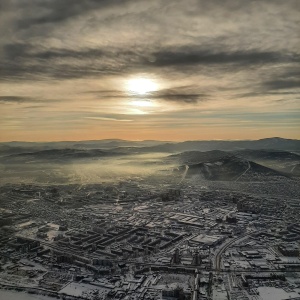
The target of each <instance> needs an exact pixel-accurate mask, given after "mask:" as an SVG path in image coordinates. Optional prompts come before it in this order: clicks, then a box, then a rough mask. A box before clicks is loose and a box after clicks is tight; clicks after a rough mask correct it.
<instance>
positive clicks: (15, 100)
mask: <svg viewBox="0 0 300 300" xmlns="http://www.w3.org/2000/svg"><path fill="white" fill-rule="evenodd" d="M33 101H34V99H33V98H30V97H21V96H0V103H1V102H2V103H22V102H33Z"/></svg>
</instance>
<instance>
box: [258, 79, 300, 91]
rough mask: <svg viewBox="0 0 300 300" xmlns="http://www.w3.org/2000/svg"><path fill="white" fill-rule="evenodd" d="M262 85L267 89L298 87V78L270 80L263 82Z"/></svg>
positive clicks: (299, 86)
mask: <svg viewBox="0 0 300 300" xmlns="http://www.w3.org/2000/svg"><path fill="white" fill-rule="evenodd" d="M263 85H264V87H265V88H266V89H268V90H286V89H295V88H297V89H299V88H300V80H299V79H298V80H296V79H294V80H293V79H280V80H271V81H267V82H264V84H263Z"/></svg>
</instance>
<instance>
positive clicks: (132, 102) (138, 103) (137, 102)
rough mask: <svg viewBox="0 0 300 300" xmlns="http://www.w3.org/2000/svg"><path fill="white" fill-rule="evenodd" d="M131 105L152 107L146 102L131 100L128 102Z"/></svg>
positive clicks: (149, 102) (150, 103) (151, 104)
mask: <svg viewBox="0 0 300 300" xmlns="http://www.w3.org/2000/svg"><path fill="white" fill-rule="evenodd" d="M130 104H131V105H133V106H137V107H153V106H154V105H153V103H152V102H151V101H148V100H133V101H131V102H130Z"/></svg>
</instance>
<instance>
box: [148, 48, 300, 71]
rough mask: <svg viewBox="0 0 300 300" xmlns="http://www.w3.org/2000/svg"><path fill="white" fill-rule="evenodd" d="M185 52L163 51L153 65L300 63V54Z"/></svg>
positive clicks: (213, 50)
mask: <svg viewBox="0 0 300 300" xmlns="http://www.w3.org/2000/svg"><path fill="white" fill-rule="evenodd" d="M185 48H186V49H185V50H181V49H178V50H162V51H160V52H156V53H154V54H153V55H154V57H155V61H154V62H153V65H155V66H159V67H164V66H180V67H182V66H183V67H184V66H190V65H193V66H194V65H218V64H221V65H223V64H232V65H233V66H232V67H233V68H234V65H243V66H249V65H256V64H261V65H264V64H270V63H284V62H300V55H298V54H292V55H288V54H283V53H279V52H265V51H259V50H251V51H231V52H217V51H216V49H207V50H201V49H199V50H198V51H197V50H195V49H193V48H194V47H185Z"/></svg>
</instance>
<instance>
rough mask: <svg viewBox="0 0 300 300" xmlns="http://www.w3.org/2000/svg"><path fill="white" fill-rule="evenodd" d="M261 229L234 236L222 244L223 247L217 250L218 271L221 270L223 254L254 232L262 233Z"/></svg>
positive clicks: (216, 265)
mask: <svg viewBox="0 0 300 300" xmlns="http://www.w3.org/2000/svg"><path fill="white" fill-rule="evenodd" d="M260 232H261V231H257V232H251V233H248V234H244V235H242V236H240V237H237V238H234V239H232V240H230V241H228V242H227V243H226V244H224V245H222V247H221V248H220V249H219V251H218V252H217V254H216V256H215V269H216V271H218V272H219V271H220V270H221V258H222V254H223V253H224V252H225V251H226V250H227V249H228V248H229V247H230V246H231V245H232V244H234V243H235V242H237V241H240V240H242V239H245V238H246V237H249V236H251V235H252V234H257V233H260Z"/></svg>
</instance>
